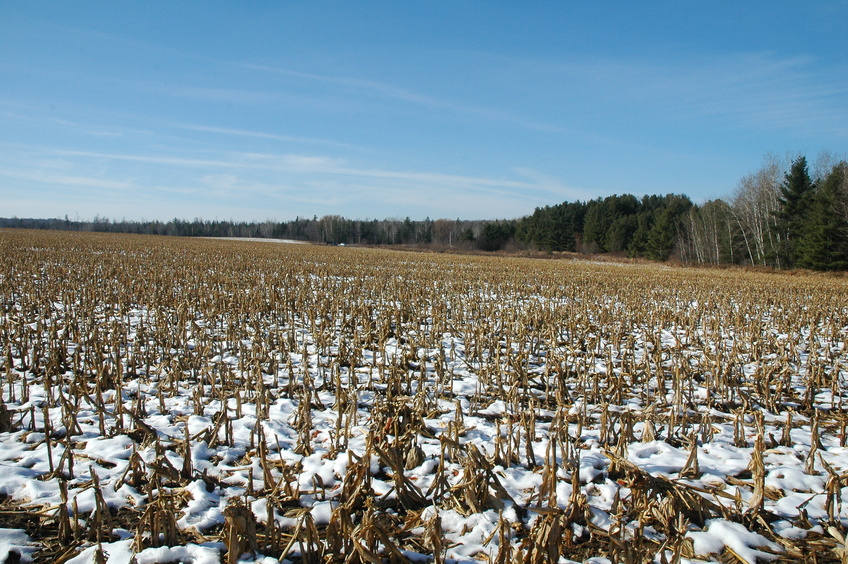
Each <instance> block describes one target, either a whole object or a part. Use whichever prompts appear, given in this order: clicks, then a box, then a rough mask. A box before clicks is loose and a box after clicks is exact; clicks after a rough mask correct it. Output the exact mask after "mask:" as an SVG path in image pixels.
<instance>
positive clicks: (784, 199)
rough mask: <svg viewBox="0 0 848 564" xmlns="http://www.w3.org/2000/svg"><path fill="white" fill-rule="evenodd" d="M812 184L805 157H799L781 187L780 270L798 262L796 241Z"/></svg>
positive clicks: (811, 190)
mask: <svg viewBox="0 0 848 564" xmlns="http://www.w3.org/2000/svg"><path fill="white" fill-rule="evenodd" d="M814 188H815V185H814V183H813V180H812V179H811V178H810V173H809V171H808V170H807V158H806V157H804V156H800V157H798V158H797V159H795V161H794V162H793V163H792V167H791V168H790V169H789V172H788V173H786V174H785V175H784V179H783V184H782V185H781V187H780V198H779V203H780V209H779V210H778V211H777V224H778V229H779V231H780V237H781V245H780V249H779V251H778V255H779V256H778V261H779V264H780V266H781V267H783V268H792V267H793V266H795V264H796V262H797V260H798V242H799V241H800V239H801V237H802V235H803V233H804V223H805V221H806V215H807V210H808V208H809V206H810V201H811V199H812V198H811V196H812V194H813V190H814Z"/></svg>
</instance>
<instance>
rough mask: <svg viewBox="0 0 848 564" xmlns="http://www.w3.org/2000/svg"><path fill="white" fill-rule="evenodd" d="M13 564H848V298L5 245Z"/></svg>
mask: <svg viewBox="0 0 848 564" xmlns="http://www.w3.org/2000/svg"><path fill="white" fill-rule="evenodd" d="M0 262H2V267H0V300H2V310H1V311H0V389H2V401H1V402H0V562H15V561H18V560H16V559H19V560H20V561H24V562H28V561H34V562H53V563H57V564H58V563H61V562H73V563H83V562H86V563H88V562H107V561H108V562H112V563H118V562H130V561H132V560H133V559H134V561H135V562H137V563H138V564H144V563H147V562H150V563H152V562H178V561H179V562H194V563H205V562H219V561H220V562H227V563H235V562H239V561H241V562H263V563H265V564H272V563H276V562H284V561H289V562H310V563H313V562H314V563H317V562H362V563H364V562H369V563H377V562H384V561H387V562H407V561H408V562H436V563H442V562H448V561H452V562H465V563H471V562H492V563H498V564H507V563H514V562H528V563H536V562H557V561H561V562H568V561H594V562H598V563H601V562H648V561H654V560H656V561H657V562H661V561H664V562H675V561H676V562H682V561H686V560H690V561H715V562H738V561H742V562H751V563H753V562H756V561H786V562H788V561H797V560H799V559H800V560H809V559H815V560H816V561H817V562H829V561H833V562H837V561H839V562H842V561H844V558H845V557H846V552H845V536H844V535H845V533H846V525H848V508H846V507H843V495H844V494H846V493H848V491H846V490H845V489H844V486H846V485H848V483H846V480H848V450H846V440H848V437H846V425H848V415H846V412H845V406H844V405H843V402H844V401H845V399H846V397H847V396H848V391H846V377H848V284H847V283H846V279H845V278H835V277H825V276H816V275H796V276H788V275H783V274H764V273H754V272H743V271H730V270H723V271H713V270H692V269H684V268H672V269H669V268H661V267H658V266H656V265H652V264H603V263H600V264H596V263H587V262H580V261H542V260H532V259H524V258H515V257H481V256H456V255H446V254H416V253H407V252H398V251H385V250H378V249H363V248H343V247H320V246H312V245H285V244H280V245H266V244H261V243H257V242H250V241H230V240H210V239H178V238H163V237H145V236H130V235H106V234H92V233H62V232H41V231H11V230H5V231H0Z"/></svg>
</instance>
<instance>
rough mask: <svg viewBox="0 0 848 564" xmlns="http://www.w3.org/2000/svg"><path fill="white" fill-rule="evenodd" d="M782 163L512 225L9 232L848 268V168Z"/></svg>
mask: <svg viewBox="0 0 848 564" xmlns="http://www.w3.org/2000/svg"><path fill="white" fill-rule="evenodd" d="M817 169H818V172H817V173H816V174H811V173H810V170H809V167H808V164H807V159H806V157H804V156H800V157H797V158H795V159H794V160H792V161H791V162H790V163H789V165H788V170H784V167H782V166H781V165H780V163H779V161H778V160H777V159H775V158H769V159H767V160H766V163H765V164H764V165H763V167H762V168H761V169H760V170H758V171H757V172H755V173H753V174H750V175H748V176H746V177H744V178H742V179H741V180H740V181H739V184H738V186H737V188H736V190H735V191H734V193H733V194H732V196H731V197H730V198H727V199H726V200H725V199H716V200H710V201H707V202H705V203H704V204H702V205H696V204H694V203H693V202H692V201H691V200H690V199H689V197H688V196H685V195H677V194H668V195H665V196H644V197H642V198H637V197H636V196H633V195H630V194H624V195H621V196H619V195H613V196H608V197H606V198H598V199H595V200H590V201H587V202H580V201H577V202H563V203H561V204H556V205H552V206H545V207H542V208H536V210H535V211H534V212H533V214H532V215H529V216H526V217H522V218H520V219H510V220H490V221H486V220H481V221H468V220H460V219H457V220H448V219H437V220H431V219H429V218H428V219H425V220H423V221H414V220H411V219H409V218H408V217H407V218H406V219H383V220H376V219H374V220H353V219H346V218H344V217H341V216H338V215H327V216H323V217H321V218H318V217H313V218H311V219H309V218H297V219H294V220H292V221H287V222H276V221H266V222H262V223H247V222H234V221H218V220H214V221H210V220H202V219H195V220H193V221H186V220H181V219H173V220H171V221H168V222H160V221H115V220H110V219H106V218H99V217H96V218H95V219H94V220H92V221H72V220H69V219H68V218H67V217H66V218H65V219H20V218H0V227H14V228H34V229H60V230H69V231H102V232H112V233H139V234H154V235H173V236H184V237H258V238H277V239H294V240H299V241H308V242H313V243H324V244H334V245H339V244H346V245H405V246H416V247H430V248H434V249H446V248H455V249H468V250H471V249H477V250H481V251H498V250H503V249H506V250H523V249H534V250H542V251H548V252H563V251H565V252H579V253H616V254H618V255H621V256H628V257H645V258H648V259H652V260H659V261H665V260H669V259H674V260H677V261H679V262H682V263H684V264H716V265H717V264H736V265H754V266H765V267H773V268H778V269H790V268H807V269H812V270H848V164H846V162H845V161H841V162H839V163H837V164H832V165H826V166H822V165H821V164H820V165H819V166H818V167H817Z"/></svg>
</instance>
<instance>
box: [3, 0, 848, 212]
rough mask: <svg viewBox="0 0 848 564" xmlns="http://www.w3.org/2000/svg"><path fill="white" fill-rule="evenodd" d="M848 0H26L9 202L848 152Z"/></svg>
mask: <svg viewBox="0 0 848 564" xmlns="http://www.w3.org/2000/svg"><path fill="white" fill-rule="evenodd" d="M846 22H848V2H846V1H830V2H826V1H825V2H809V3H806V2H783V1H769V2H764V1H763V2H754V1H751V2H707V1H700V2H685V1H676V2H564V1H563V2H534V3H517V2H494V1H492V2H471V1H461V0H460V1H451V2H446V1H438V0H436V1H432V2H429V1H428V2H397V1H393V2H389V1H385V2H378V1H369V0H363V1H358V2H350V1H348V2H340V1H339V2H329V1H321V0H317V1H312V2H305V1H304V2H283V1H280V2H229V3H224V2H191V1H181V2H123V1H118V2H112V1H110V2H86V1H81V2H2V3H0V77H2V79H0V216H2V217H11V216H17V217H63V216H65V215H68V216H69V217H71V218H72V219H73V218H80V219H90V218H93V217H94V216H95V215H99V216H101V217H103V216H105V217H110V218H113V219H122V218H125V219H142V218H145V219H161V220H168V219H171V218H174V217H179V218H185V219H193V218H204V219H235V220H247V221H262V220H266V219H276V220H289V219H294V218H295V217H296V216H301V217H312V216H313V215H318V216H319V217H320V216H322V215H326V214H339V215H343V216H346V217H350V218H359V219H366V218H389V217H407V216H409V217H411V218H413V219H423V218H425V217H430V218H434V219H435V218H443V217H444V218H457V217H460V218H463V219H490V218H513V217H519V216H522V215H526V214H529V213H532V211H533V209H534V208H535V207H537V206H544V205H548V204H556V203H560V202H562V201H565V200H569V201H572V200H577V199H580V200H586V199H590V198H594V197H598V196H606V195H610V194H614V193H618V194H621V193H633V194H637V195H642V194H665V193H671V192H674V193H685V194H688V195H689V196H690V197H692V198H693V199H694V200H695V201H703V200H706V199H709V198H715V197H722V196H727V195H729V194H730V193H731V192H732V191H733V189H734V187H735V186H736V183H737V182H738V180H739V179H740V178H741V177H742V176H743V175H745V174H747V173H750V172H752V171H754V170H756V169H757V168H759V167H760V165H761V164H762V162H763V158H764V156H765V155H766V154H768V153H777V154H780V155H783V154H786V153H787V152H788V153H791V154H797V153H803V154H806V155H808V157H811V158H812V157H815V155H816V154H818V153H819V152H821V151H824V150H826V151H830V152H831V153H834V154H835V155H836V156H838V157H844V156H845V155H846V154H848V39H846V35H845V23H846Z"/></svg>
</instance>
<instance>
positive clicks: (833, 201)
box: [796, 162, 848, 270]
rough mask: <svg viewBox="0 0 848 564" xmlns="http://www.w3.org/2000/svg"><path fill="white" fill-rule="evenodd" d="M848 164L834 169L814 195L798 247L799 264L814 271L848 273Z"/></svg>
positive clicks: (841, 164) (842, 164)
mask: <svg viewBox="0 0 848 564" xmlns="http://www.w3.org/2000/svg"><path fill="white" fill-rule="evenodd" d="M846 188H848V164H846V163H845V162H841V163H839V164H838V165H836V166H834V167H833V170H832V171H831V172H830V174H828V176H827V178H825V179H824V181H822V182H821V183H820V184H819V186H818V187H817V189H816V191H815V194H814V195H813V197H812V199H811V202H810V205H809V210H808V211H807V214H806V221H805V222H804V225H803V229H804V230H803V232H802V234H801V236H800V238H799V239H798V242H797V246H796V254H797V264H798V266H800V267H802V268H810V269H813V270H848V227H846V219H848V218H846V213H845V212H846V209H848V193H846Z"/></svg>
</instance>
